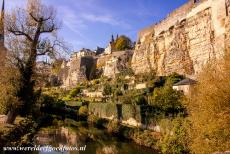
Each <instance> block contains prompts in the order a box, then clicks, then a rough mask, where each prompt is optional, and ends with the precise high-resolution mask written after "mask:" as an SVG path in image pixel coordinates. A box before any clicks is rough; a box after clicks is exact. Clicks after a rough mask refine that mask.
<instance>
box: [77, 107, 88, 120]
mask: <svg viewBox="0 0 230 154" xmlns="http://www.w3.org/2000/svg"><path fill="white" fill-rule="evenodd" d="M78 114H79V116H83V117H86V116H87V115H88V108H87V106H81V107H80V109H79V111H78Z"/></svg>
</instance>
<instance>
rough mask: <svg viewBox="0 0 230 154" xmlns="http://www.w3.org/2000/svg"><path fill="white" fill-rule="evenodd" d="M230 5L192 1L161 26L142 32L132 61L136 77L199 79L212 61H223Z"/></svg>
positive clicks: (217, 0) (212, 0)
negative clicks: (147, 74) (150, 73)
mask: <svg viewBox="0 0 230 154" xmlns="http://www.w3.org/2000/svg"><path fill="white" fill-rule="evenodd" d="M227 1H228V0H202V1H200V2H197V3H194V2H193V1H189V2H188V3H187V4H185V5H183V6H182V7H180V8H179V9H177V10H176V11H174V12H173V13H171V14H170V15H168V17H167V18H166V19H164V20H163V21H161V22H160V23H158V24H155V25H153V26H150V27H148V28H145V29H143V30H141V31H140V32H139V36H138V41H137V45H136V47H135V51H134V55H133V58H132V68H133V70H134V71H135V73H136V74H138V73H145V72H150V71H154V72H156V73H157V74H158V75H167V74H170V73H172V72H177V73H180V74H184V75H196V74H197V73H199V72H200V71H201V70H202V67H203V65H204V64H206V63H207V62H208V61H209V60H211V59H216V58H220V57H223V55H224V47H225V44H226V39H227V37H226V31H227V29H228V26H227V25H229V24H228V22H227V21H228V18H229V17H228V16H227V15H228V14H227V12H228V10H227V9H228V7H227Z"/></svg>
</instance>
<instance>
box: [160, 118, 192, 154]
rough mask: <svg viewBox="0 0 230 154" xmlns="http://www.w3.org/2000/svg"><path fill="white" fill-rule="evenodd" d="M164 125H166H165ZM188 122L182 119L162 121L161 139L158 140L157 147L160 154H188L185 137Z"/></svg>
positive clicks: (186, 137) (187, 141)
mask: <svg viewBox="0 0 230 154" xmlns="http://www.w3.org/2000/svg"><path fill="white" fill-rule="evenodd" d="M165 124H166V125H165ZM188 124H189V123H188V121H187V120H186V119H184V118H180V117H178V118H175V119H174V120H172V121H170V120H166V121H164V126H162V125H161V128H162V138H161V139H160V140H158V142H157V146H158V147H159V149H160V150H161V152H162V153H164V154H168V153H172V154H182V153H183V154H186V153H189V148H188V143H189V138H188V135H187V127H188Z"/></svg>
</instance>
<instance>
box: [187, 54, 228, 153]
mask: <svg viewBox="0 0 230 154" xmlns="http://www.w3.org/2000/svg"><path fill="white" fill-rule="evenodd" d="M198 81H199V84H198V85H197V87H196V88H195V93H194V95H193V96H192V98H190V99H188V100H187V107H188V110H189V113H190V120H191V124H192V127H191V129H190V138H191V145H190V148H191V150H192V152H194V153H199V154H209V153H213V152H216V151H227V150H229V149H230V56H226V57H225V59H223V60H221V61H219V62H217V63H216V62H215V63H213V64H208V66H206V68H205V69H204V71H203V72H202V73H201V74H200V75H199V77H198Z"/></svg>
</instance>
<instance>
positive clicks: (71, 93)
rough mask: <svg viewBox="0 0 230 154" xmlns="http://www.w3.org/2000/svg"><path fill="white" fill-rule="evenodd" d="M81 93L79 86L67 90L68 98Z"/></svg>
mask: <svg viewBox="0 0 230 154" xmlns="http://www.w3.org/2000/svg"><path fill="white" fill-rule="evenodd" d="M80 93H81V87H76V88H74V89H72V90H71V91H70V92H69V96H70V98H73V97H77V96H78V95H79V94H80Z"/></svg>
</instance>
